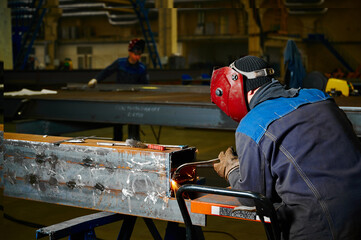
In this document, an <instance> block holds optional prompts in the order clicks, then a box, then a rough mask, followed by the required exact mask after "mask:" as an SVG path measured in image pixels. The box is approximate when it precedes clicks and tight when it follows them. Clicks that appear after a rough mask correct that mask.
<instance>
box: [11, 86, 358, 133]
mask: <svg viewBox="0 0 361 240" xmlns="http://www.w3.org/2000/svg"><path fill="white" fill-rule="evenodd" d="M335 101H336V103H337V104H338V105H339V106H340V108H341V109H342V110H344V112H345V113H346V114H347V116H348V118H349V119H350V121H351V122H352V124H353V125H354V129H355V131H356V133H357V134H358V136H361V96H357V97H336V98H335ZM4 106H5V111H4V116H5V118H6V119H10V120H11V119H12V120H13V119H37V120H46V121H57V122H61V123H65V122H68V123H72V124H77V123H78V124H79V123H101V124H140V125H158V126H179V127H190V128H203V129H223V130H235V129H236V128H237V125H238V124H237V123H236V122H235V121H233V120H232V119H231V118H229V117H228V116H227V115H226V114H224V113H223V112H222V111H221V110H220V109H219V108H218V107H217V106H216V105H215V104H213V103H211V100H210V94H209V86H175V85H168V86H167V85H146V86H142V85H116V84H104V85H100V86H97V88H95V89H89V88H86V87H85V85H75V86H73V87H67V89H63V90H59V91H58V92H57V94H49V95H34V96H16V97H9V96H5V97H4ZM48 128H49V127H48ZM44 134H52V133H44Z"/></svg>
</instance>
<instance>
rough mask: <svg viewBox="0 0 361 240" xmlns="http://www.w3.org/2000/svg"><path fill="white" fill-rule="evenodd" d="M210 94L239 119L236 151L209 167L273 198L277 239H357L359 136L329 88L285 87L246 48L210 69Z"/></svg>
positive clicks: (360, 175) (240, 187) (233, 183)
mask: <svg viewBox="0 0 361 240" xmlns="http://www.w3.org/2000/svg"><path fill="white" fill-rule="evenodd" d="M211 100H212V102H213V103H215V104H216V105H217V106H218V107H219V108H220V109H221V110H222V111H224V112H225V113H226V114H227V115H228V116H229V117H231V118H232V119H233V120H235V121H237V122H239V125H238V127H237V130H236V132H235V141H236V154H235V153H234V152H233V151H232V149H231V148H229V149H227V150H226V151H225V152H221V153H220V154H219V159H220V163H217V164H215V165H214V169H215V170H216V172H217V173H218V174H219V175H220V176H221V177H224V178H226V179H227V180H228V182H229V184H230V185H231V187H232V188H234V189H238V190H241V191H255V192H259V193H261V194H263V195H265V196H266V197H267V198H269V199H270V200H271V201H272V202H273V203H274V207H275V209H276V211H277V215H278V218H279V221H280V224H281V226H280V227H281V230H282V239H292V240H294V239H318V240H321V239H361V227H360V226H361V218H360V216H361V204H360V203H361V143H360V141H359V139H358V138H357V136H356V134H355V132H354V130H353V126H352V125H351V123H350V121H349V120H348V119H347V117H346V115H345V113H344V112H343V111H342V110H341V109H340V108H339V107H338V106H337V105H336V104H335V102H334V100H333V99H332V98H331V97H330V96H329V95H327V94H326V93H324V92H322V91H320V90H317V89H288V90H287V89H286V88H284V86H283V85H282V84H281V83H280V82H279V81H277V80H276V79H275V78H274V70H273V69H272V68H271V67H270V65H269V64H268V63H267V62H266V61H264V60H263V59H261V58H258V57H255V56H245V57H242V58H240V59H238V60H236V61H234V62H233V63H232V64H230V65H229V66H226V67H222V68H219V69H215V70H214V71H213V73H212V79H211ZM240 201H241V203H242V204H243V205H253V203H252V202H249V201H247V200H242V199H240Z"/></svg>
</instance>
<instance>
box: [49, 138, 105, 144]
mask: <svg viewBox="0 0 361 240" xmlns="http://www.w3.org/2000/svg"><path fill="white" fill-rule="evenodd" d="M89 138H90V139H103V140H109V139H111V138H104V137H96V136H88V137H83V136H81V137H74V138H69V139H63V140H60V141H56V142H53V144H54V145H56V146H59V145H60V144H61V143H64V142H68V143H83V142H85V139H89Z"/></svg>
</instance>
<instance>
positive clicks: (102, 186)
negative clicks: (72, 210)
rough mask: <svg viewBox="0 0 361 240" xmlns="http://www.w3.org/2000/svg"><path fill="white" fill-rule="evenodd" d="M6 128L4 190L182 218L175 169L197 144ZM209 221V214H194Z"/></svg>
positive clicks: (46, 199) (189, 157)
mask: <svg viewBox="0 0 361 240" xmlns="http://www.w3.org/2000/svg"><path fill="white" fill-rule="evenodd" d="M62 139H64V138H61V137H52V136H41V135H30V134H17V133H5V134H4V140H3V147H4V164H3V165H4V166H3V180H4V181H3V182H4V187H5V189H4V195H6V196H10V197H17V198H24V199H31V200H37V201H43V202H47V203H57V204H63V205H69V206H75V207H84V208H90V209H96V210H102V211H111V212H117V213H124V214H130V215H135V216H142V217H150V218H157V219H162V220H167V221H178V222H181V221H183V220H182V216H181V214H180V211H179V208H178V205H177V202H176V200H175V199H174V198H171V184H170V181H171V172H172V170H174V169H175V168H176V167H178V166H179V165H181V164H183V163H185V162H191V161H194V160H195V152H196V151H195V150H196V149H195V148H193V147H185V148H182V147H179V148H177V147H171V148H166V149H165V150H164V151H160V150H153V149H148V148H134V147H129V146H99V145H98V144H97V143H98V142H99V140H96V139H86V141H83V142H80V143H76V142H73V143H71V142H62V143H61V144H54V143H55V142H58V141H59V140H62ZM193 219H194V222H195V224H198V225H205V217H204V216H203V215H200V214H196V216H193Z"/></svg>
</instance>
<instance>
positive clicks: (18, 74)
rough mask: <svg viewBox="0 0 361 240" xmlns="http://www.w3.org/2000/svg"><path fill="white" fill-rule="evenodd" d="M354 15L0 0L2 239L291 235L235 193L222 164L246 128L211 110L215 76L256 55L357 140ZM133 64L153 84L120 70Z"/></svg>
mask: <svg viewBox="0 0 361 240" xmlns="http://www.w3.org/2000/svg"><path fill="white" fill-rule="evenodd" d="M360 9H361V2H360V1H359V0H343V1H338V0H307V1H306V0H81V1H75V0H2V1H1V2H0V16H1V21H0V31H1V34H0V69H1V73H0V77H1V82H0V84H1V98H2V100H1V105H0V109H1V112H0V114H1V125H0V126H1V131H0V132H1V138H0V139H1V141H0V148H1V157H0V191H1V195H0V212H1V217H0V219H1V221H0V238H1V239H4V240H13V239H14V240H15V239H16V240H19V239H104V240H111V239H134V240H138V239H165V240H169V239H176V240H177V239H206V240H212V239H223V240H227V239H230V240H231V239H233V240H234V239H249V240H261V239H281V238H280V235H279V231H280V230H279V225H278V224H277V221H276V220H277V214H276V210H275V208H274V207H273V205H272V202H271V199H268V198H266V197H265V196H263V195H261V193H254V192H252V193H250V194H248V195H247V193H244V192H242V194H243V195H241V193H240V191H236V190H234V189H232V188H231V187H230V184H229V182H228V180H226V178H224V177H221V176H219V174H217V172H216V171H215V168H214V166H215V164H216V163H217V161H220V159H218V158H220V157H219V155H220V153H221V152H222V151H226V150H227V148H229V147H233V148H234V149H236V142H235V131H236V129H237V126H238V122H237V121H235V120H233V119H232V118H230V117H229V116H227V115H226V113H224V112H222V110H221V109H220V108H218V107H217V105H216V104H215V103H213V102H212V99H211V92H210V87H211V83H212V81H211V80H213V78H212V76H213V75H212V73H213V72H215V71H217V69H219V68H221V67H224V66H229V65H230V64H231V63H232V62H234V61H235V60H237V59H240V58H242V57H245V56H248V55H251V56H256V57H259V58H261V59H263V60H265V61H266V62H268V63H269V66H270V69H273V71H272V74H273V76H274V78H275V79H277V80H278V81H279V82H280V83H281V84H282V85H284V86H285V88H291V87H292V88H293V87H294V86H297V87H296V88H299V89H318V90H321V91H323V92H325V93H327V94H328V95H329V96H330V97H331V98H333V99H334V101H335V103H336V104H337V105H338V107H339V108H340V109H341V110H342V111H343V112H344V113H345V114H346V116H347V118H348V120H349V122H350V123H351V124H352V127H353V129H354V132H355V134H356V136H357V137H356V139H357V140H359V141H360V140H361V95H360V93H361V26H360V22H361V14H360ZM138 44H139V45H138ZM138 46H140V47H139V48H138ZM137 51H138V52H137ZM132 57H134V58H137V59H138V60H136V63H135V64H138V65H139V66H141V67H142V70H134V71H143V72H142V74H144V76H145V77H146V78H147V82H133V83H135V84H133V83H132V81H131V80H130V78H131V73H128V72H125V71H126V70H124V69H123V68H127V66H128V65H129V64H130V59H131V58H132ZM121 59H123V60H124V59H125V60H124V61H127V59H128V61H127V63H126V64H128V65H124V66H123V65H122V64H123V63H122V62H121ZM138 61H139V63H138ZM116 64H117V65H116ZM131 65H133V63H131ZM110 66H113V67H114V66H115V68H117V71H120V70H119V69H123V70H124V71H123V70H122V71H123V73H122V76H123V77H124V79H125V80H119V79H120V78H119V74H118V75H117V73H115V71H113V72H111V71H110V70H109V69H110ZM106 70H109V71H107V72H106ZM144 71H146V72H144ZM137 74H138V72H137ZM241 74H243V73H240V76H242V75H241ZM266 74H268V73H266ZM262 76H266V75H262ZM103 80H104V81H103ZM233 80H235V79H233ZM244 81H245V80H244ZM247 81H248V80H247ZM139 83H140V84H139ZM295 84H296V85H295ZM217 90H219V89H217ZM218 93H219V92H216V94H218ZM220 95H222V92H221V94H219V95H217V96H220ZM237 131H238V130H237ZM330 131H332V129H330ZM343 144H344V143H343V142H340V144H339V147H340V148H342V147H343ZM328 150H329V151H332V150H333V149H328ZM228 173H229V172H228ZM227 176H228V175H227ZM360 177H361V176H360ZM187 187H188V188H187ZM244 195H247V197H249V196H251V198H252V199H255V200H254V205H255V207H246V206H243V205H242V204H241V203H240V201H239V199H238V198H241V197H244ZM334 239H336V238H334Z"/></svg>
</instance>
